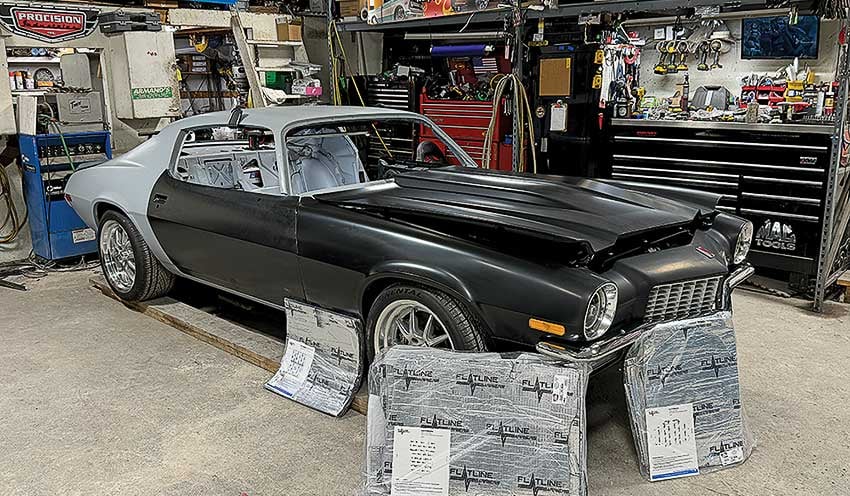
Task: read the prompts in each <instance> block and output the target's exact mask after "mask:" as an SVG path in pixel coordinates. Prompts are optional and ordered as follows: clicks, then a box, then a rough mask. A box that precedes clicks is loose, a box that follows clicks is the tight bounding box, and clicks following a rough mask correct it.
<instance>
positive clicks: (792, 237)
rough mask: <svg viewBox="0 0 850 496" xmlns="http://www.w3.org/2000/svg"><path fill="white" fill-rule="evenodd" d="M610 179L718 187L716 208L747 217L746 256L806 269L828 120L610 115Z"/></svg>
mask: <svg viewBox="0 0 850 496" xmlns="http://www.w3.org/2000/svg"><path fill="white" fill-rule="evenodd" d="M612 124H613V125H612V133H611V134H612V138H611V153H610V162H609V167H610V168H609V171H608V174H607V175H609V176H610V177H611V178H613V179H620V180H627V181H636V182H646V183H652V184H662V185H669V186H678V187H683V188H689V189H695V190H700V191H707V192H712V193H717V194H719V195H721V198H720V201H719V203H718V209H719V210H721V211H726V212H729V213H732V214H736V215H739V216H741V217H744V218H746V219H748V220H750V221H751V222H753V224H754V227H755V235H754V238H753V245H752V255H751V257H750V259H751V261H752V262H753V263H754V264H755V265H756V266H764V267H769V268H774V269H779V270H785V271H789V272H801V273H813V271H814V270H815V263H814V261H815V259H816V258H817V255H818V250H819V249H820V232H821V225H822V220H823V203H824V198H825V186H824V185H825V184H826V174H827V171H828V170H829V161H830V146H831V133H830V132H829V131H830V129H831V128H828V127H824V126H802V125H796V126H794V125H792V126H788V125H783V124H776V125H758V124H756V125H744V124H737V123H717V122H710V123H697V122H686V121H682V122H661V123H653V122H646V121H644V122H636V121H628V120H620V119H614V121H613V123H612Z"/></svg>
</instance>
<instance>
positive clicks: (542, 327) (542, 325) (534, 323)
mask: <svg viewBox="0 0 850 496" xmlns="http://www.w3.org/2000/svg"><path fill="white" fill-rule="evenodd" d="M528 327H530V328H532V329H534V330H535V331H540V332H547V333H549V334H554V335H556V336H563V335H564V334H566V332H567V329H566V328H565V327H564V326H562V325H561V324H553V323H552V322H546V321H544V320H538V319H528Z"/></svg>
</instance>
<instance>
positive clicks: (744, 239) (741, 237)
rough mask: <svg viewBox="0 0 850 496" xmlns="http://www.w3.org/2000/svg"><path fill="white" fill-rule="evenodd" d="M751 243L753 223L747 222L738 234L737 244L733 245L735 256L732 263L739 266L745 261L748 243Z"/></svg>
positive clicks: (748, 247)
mask: <svg viewBox="0 0 850 496" xmlns="http://www.w3.org/2000/svg"><path fill="white" fill-rule="evenodd" d="M752 242H753V223H752V222H750V221H747V222H745V223H744V225H743V226H741V232H740V233H738V242H737V243H735V256H734V257H733V258H732V263H735V264H739V263H741V262H743V261H744V260H746V259H747V255H748V254H749V253H750V243H752Z"/></svg>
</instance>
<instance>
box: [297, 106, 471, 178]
mask: <svg viewBox="0 0 850 496" xmlns="http://www.w3.org/2000/svg"><path fill="white" fill-rule="evenodd" d="M444 136H445V135H444V134H443V133H442V131H440V130H435V129H433V128H432V127H431V126H430V125H428V124H427V123H426V122H425V121H421V120H416V119H392V120H386V119H383V120H380V121H379V120H356V121H346V122H344V123H333V122H325V123H321V124H315V125H310V126H300V127H297V128H295V129H291V130H289V131H288V132H287V133H286V139H285V146H286V151H285V153H286V157H287V160H288V163H289V181H290V185H291V189H292V192H293V193H296V194H298V193H306V192H312V191H317V190H323V189H329V188H338V187H341V186H348V185H352V184H358V183H365V182H369V181H375V180H383V179H388V178H392V177H393V176H395V175H397V174H399V173H401V172H404V171H409V170H427V169H430V168H434V167H444V166H446V165H469V159H468V157H467V156H466V155H465V153H464V152H463V151H462V150H460V148H459V147H458V145H457V144H456V143H454V142H453V141H451V140H450V139H448V138H445V139H444Z"/></svg>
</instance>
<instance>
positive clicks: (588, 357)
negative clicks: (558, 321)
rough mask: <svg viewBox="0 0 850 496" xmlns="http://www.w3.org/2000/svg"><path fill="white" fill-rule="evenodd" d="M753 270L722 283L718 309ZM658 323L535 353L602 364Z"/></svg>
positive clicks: (541, 346)
mask: <svg viewBox="0 0 850 496" xmlns="http://www.w3.org/2000/svg"><path fill="white" fill-rule="evenodd" d="M754 272H755V269H753V267H752V266H751V265H749V264H744V265H741V266H739V267H738V268H736V269H735V270H734V271H732V272H731V273H730V274H729V275H728V276H727V277H726V279H725V281H724V283H723V291H722V294H721V296H720V298H721V300H720V307H721V308H730V307H731V301H732V300H731V295H732V290H733V289H735V287H737V286H738V285H740V284H741V283H742V282H744V281H746V280H747V279H748V278H749V277H750V276H752V275H753V273H754ZM656 324H658V322H649V323H644V324H639V325H637V326H635V327H632V328H630V329H623V330H621V331H620V332H619V333H618V334H616V335H613V336H611V337H608V338H605V339H600V340H599V341H595V342H593V343H591V344H588V345H587V346H583V347H569V348H568V347H565V346H561V345H559V344H555V343H550V342H548V341H540V342H539V343H537V351H538V352H539V353H541V354H543V355H547V356H551V357H554V358H560V359H563V360H569V361H574V362H603V361H606V359H610V358H611V357H612V356H613V355H614V354H616V353H618V352H620V351H623V350H625V349H626V348H627V347H629V346H630V345H631V344H632V343H634V342H635V341H636V340H637V339H638V338H639V337H640V336H641V335H643V333H644V332H647V331H649V330H650V329H652V328H653V327H655V325H656Z"/></svg>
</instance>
